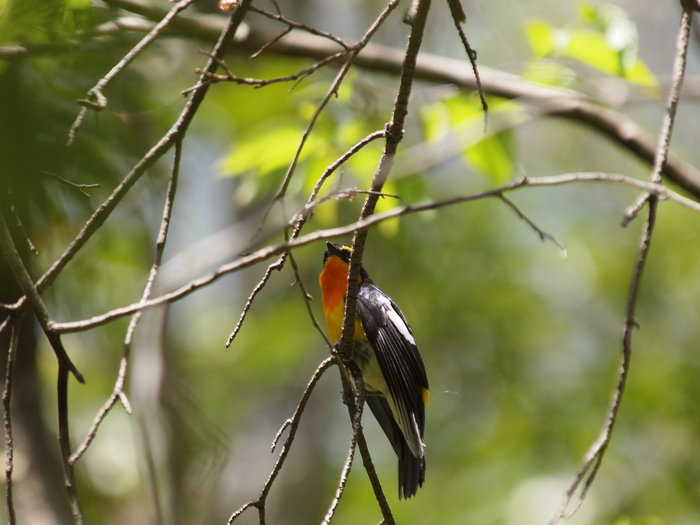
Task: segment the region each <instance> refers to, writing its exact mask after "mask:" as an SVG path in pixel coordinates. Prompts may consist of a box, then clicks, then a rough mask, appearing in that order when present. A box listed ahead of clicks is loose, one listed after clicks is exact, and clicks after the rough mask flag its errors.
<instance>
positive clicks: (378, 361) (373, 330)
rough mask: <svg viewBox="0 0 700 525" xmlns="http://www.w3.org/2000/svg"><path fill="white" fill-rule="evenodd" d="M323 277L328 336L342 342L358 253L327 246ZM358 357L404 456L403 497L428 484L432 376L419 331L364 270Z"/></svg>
mask: <svg viewBox="0 0 700 525" xmlns="http://www.w3.org/2000/svg"><path fill="white" fill-rule="evenodd" d="M326 246H327V250H326V253H325V255H324V257H323V271H322V272H321V276H320V278H319V281H320V284H321V292H322V294H323V300H322V302H323V314H324V316H325V318H326V326H327V328H328V335H329V337H330V339H331V341H333V342H337V341H339V340H340V334H341V330H342V324H343V317H344V314H345V296H346V294H347V283H348V267H349V263H350V255H351V254H352V249H351V248H350V247H349V246H342V245H340V244H333V243H331V242H328V243H326ZM356 311H357V319H356V321H355V332H354V335H353V354H352V359H353V360H354V361H355V363H357V366H358V367H359V369H360V371H361V372H362V380H363V381H364V386H365V392H366V394H367V397H366V400H367V404H368V405H369V408H370V410H371V411H372V413H373V414H374V417H375V418H377V421H378V422H379V424H380V426H381V427H382V429H383V430H384V433H385V434H386V435H387V437H388V438H389V441H390V442H391V445H392V446H393V447H394V451H395V452H396V455H397V456H398V457H399V498H410V497H411V496H413V495H415V493H416V492H417V491H418V487H421V486H423V481H424V480H425V457H424V455H423V449H424V445H423V431H424V429H425V407H426V405H427V404H428V399H429V397H430V394H429V391H428V378H427V376H426V373H425V366H424V365H423V360H422V359H421V356H420V354H419V353H418V347H417V346H416V342H415V341H414V339H413V330H411V327H410V326H409V324H408V321H406V318H405V317H404V315H403V313H402V312H401V310H400V309H399V307H398V306H397V305H396V303H395V302H394V301H392V299H391V297H389V296H388V295H387V294H386V293H384V292H383V291H382V290H380V289H379V287H377V285H375V284H374V282H373V281H372V279H370V278H369V275H368V274H367V271H366V270H365V269H364V268H361V269H360V277H359V289H358V292H357V306H356Z"/></svg>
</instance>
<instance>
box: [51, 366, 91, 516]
mask: <svg viewBox="0 0 700 525" xmlns="http://www.w3.org/2000/svg"><path fill="white" fill-rule="evenodd" d="M56 392H57V398H56V402H57V405H58V443H59V445H60V449H61V460H62V462H63V480H64V483H65V486H66V491H67V492H68V501H69V502H70V509H71V514H72V515H73V523H74V524H75V525H83V524H84V523H85V520H84V518H83V511H82V508H81V505H80V498H79V497H78V487H77V486H76V484H75V470H74V469H73V465H72V464H71V462H70V451H71V446H70V428H69V425H68V368H67V367H66V366H65V364H64V363H63V362H62V361H59V363H58V378H57V381H56Z"/></svg>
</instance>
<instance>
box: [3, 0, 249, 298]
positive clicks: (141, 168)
mask: <svg viewBox="0 0 700 525" xmlns="http://www.w3.org/2000/svg"><path fill="white" fill-rule="evenodd" d="M251 1H252V0H241V2H240V3H239V4H238V7H237V8H236V10H235V11H234V12H233V13H232V15H231V18H230V19H229V22H228V24H227V25H226V27H225V29H224V30H223V31H222V33H221V34H220V35H219V39H218V40H217V43H216V45H215V46H214V51H213V53H212V55H213V56H214V57H216V59H218V60H220V59H221V57H222V56H223V55H224V54H225V52H226V49H227V48H228V45H229V43H230V42H231V41H232V39H233V36H234V35H235V33H236V31H237V30H238V28H239V27H240V25H241V23H242V22H243V18H244V16H245V13H246V11H247V9H248V7H249V6H250V3H251ZM119 3H120V4H122V3H123V2H122V1H120V2H119ZM217 66H218V62H217V60H214V59H210V60H209V62H208V65H207V67H206V71H209V72H214V71H215V70H216V68H217ZM207 91H208V86H207V85H202V86H200V87H199V88H198V89H197V90H196V91H195V92H194V93H193V94H192V96H191V97H190V99H189V101H188V102H187V104H186V105H185V108H184V109H183V110H182V112H181V113H180V116H179V117H178V119H177V120H176V122H175V123H174V124H173V125H172V126H171V127H170V129H169V130H168V132H167V133H166V134H165V135H164V136H163V138H161V140H160V141H158V143H157V144H156V145H155V146H153V147H152V148H151V149H150V150H149V151H148V153H146V155H145V156H144V157H143V158H142V159H141V160H140V161H139V162H138V163H137V164H136V166H134V168H133V169H132V170H131V172H130V173H129V174H128V175H127V176H126V177H125V178H124V180H122V182H121V183H120V184H119V185H118V186H117V187H116V188H115V189H114V191H113V192H112V194H111V195H110V196H109V197H108V198H107V199H106V200H105V201H104V202H103V203H102V204H101V205H100V206H99V207H98V208H97V209H96V210H95V212H94V213H93V214H92V216H91V217H90V218H89V219H88V220H87V221H86V222H85V224H84V225H83V227H82V229H81V230H80V232H79V233H78V235H77V236H76V237H75V238H74V239H73V241H72V242H71V243H70V245H69V246H68V247H67V248H66V249H65V251H64V252H63V254H61V256H60V257H59V258H58V259H56V260H55V261H54V263H53V264H52V265H51V267H50V268H49V269H48V270H47V271H46V273H44V275H42V276H41V278H40V279H39V280H38V281H37V282H36V289H37V291H38V292H39V293H41V292H42V291H44V290H45V289H46V288H48V287H49V286H51V284H53V281H54V280H55V279H56V277H57V276H58V274H59V273H60V272H61V271H62V270H63V268H64V267H65V266H66V265H67V264H68V263H69V262H70V261H71V259H72V258H73V257H74V256H75V255H76V254H77V253H78V251H80V249H81V248H82V247H83V246H84V245H85V243H86V242H87V241H88V240H89V239H90V238H91V237H92V235H94V234H95V232H97V231H99V229H100V228H101V227H102V225H103V224H104V222H105V221H106V220H107V218H108V217H109V215H110V214H111V213H112V211H114V209H115V208H116V207H117V205H118V204H119V202H120V201H121V199H122V198H123V197H124V195H126V194H127V192H128V191H129V190H130V189H131V187H132V186H133V185H134V184H135V183H136V182H137V181H138V180H139V179H140V178H141V176H142V175H143V174H144V173H146V171H147V170H148V169H149V168H150V167H151V166H152V165H153V164H155V163H156V162H157V161H158V159H160V158H161V157H162V156H163V155H164V154H165V153H166V152H167V151H168V150H169V149H170V148H171V147H172V146H173V145H174V144H175V143H176V142H177V141H178V140H182V138H183V137H184V136H185V134H186V133H187V129H188V127H189V124H190V123H191V121H192V119H193V118H194V115H195V113H196V112H197V110H198V109H199V106H200V105H201V103H202V101H203V100H204V97H205V96H206V93H207ZM26 301H27V296H26V295H25V296H23V297H22V298H20V299H19V300H18V301H17V302H16V303H15V305H13V306H14V307H16V308H17V309H19V308H22V307H23V306H24V304H25V303H26Z"/></svg>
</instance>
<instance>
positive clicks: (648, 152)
mask: <svg viewBox="0 0 700 525" xmlns="http://www.w3.org/2000/svg"><path fill="white" fill-rule="evenodd" d="M109 2H110V3H111V4H116V5H119V7H121V8H123V9H126V10H128V11H131V12H134V13H138V14H141V15H142V16H145V17H146V18H149V19H152V20H160V19H161V18H162V16H163V13H164V10H163V9H162V8H158V7H155V6H146V5H144V4H141V3H140V2H138V1H136V0H109ZM177 22H178V24H177V25H172V26H171V29H172V30H174V31H176V32H177V33H178V34H180V35H182V36H185V37H190V38H205V39H208V40H214V39H216V37H217V36H218V35H219V33H220V31H221V26H222V23H220V22H217V21H213V20H211V19H210V18H207V17H204V16H201V15H200V16H192V17H184V16H181V17H178V19H177ZM269 40H270V37H269V36H268V35H265V34H262V33H259V32H255V31H251V32H249V33H248V34H247V35H246V37H245V38H244V39H243V40H242V41H241V42H240V46H241V47H243V48H246V49H249V50H255V49H258V48H260V46H262V45H265V44H266V43H267V42H269ZM339 49H342V48H341V47H340V46H339V45H337V44H335V43H334V42H331V41H329V40H327V39H324V38H319V37H315V36H313V35H309V34H306V33H303V32H299V31H292V32H291V33H290V34H289V35H287V36H286V37H284V38H283V39H281V40H279V41H278V42H276V43H275V44H273V45H272V46H270V47H269V51H270V52H274V53H278V54H281V55H288V56H305V57H311V58H325V57H327V56H329V55H332V54H334V53H336V52H338V50H339ZM403 55H404V52H403V51H402V50H400V49H396V48H392V47H387V46H381V45H378V44H369V45H367V46H366V47H365V48H364V49H363V50H362V52H361V53H360V54H359V55H358V56H357V58H356V59H355V65H357V66H360V67H362V68H365V69H370V70H374V71H382V72H385V73H392V74H399V73H400V72H401V64H402V61H403ZM479 72H480V75H479V76H480V80H481V85H482V87H483V91H484V93H486V94H488V95H495V96H499V97H503V98H507V99H512V100H517V101H518V102H521V103H523V104H525V105H529V106H534V107H536V108H539V109H540V110H542V111H544V112H545V114H547V115H549V116H552V117H560V118H564V119H566V120H570V121H572V122H575V123H578V124H583V125H586V126H588V127H590V128H591V129H593V130H595V131H597V132H598V133H600V134H602V135H604V136H606V137H608V138H609V139H611V140H612V141H613V142H615V143H617V144H618V145H620V146H621V147H622V148H624V149H625V150H627V151H629V152H630V153H632V154H634V155H635V156H637V157H639V158H640V159H642V160H643V161H644V162H646V163H648V164H650V165H651V164H652V163H653V162H654V158H655V152H656V143H655V142H656V141H655V140H654V138H653V137H652V136H651V135H650V134H649V133H647V132H646V131H644V130H643V129H642V128H641V127H640V126H639V125H638V124H637V123H636V122H634V121H633V120H632V119H630V118H628V117H627V116H625V115H623V114H621V113H619V112H616V111H614V110H612V109H608V108H605V107H602V106H600V105H598V104H597V103H596V101H595V100H591V99H589V98H588V97H586V96H585V95H583V94H581V93H577V92H575V91H571V90H567V89H561V88H555V87H552V86H546V85H544V84H538V83H536V82H533V81H530V80H527V79H524V78H523V77H520V76H518V75H513V74H510V73H506V72H504V71H499V70H496V69H492V68H488V67H485V66H479ZM415 78H416V79H420V80H425V81H430V82H435V83H440V84H445V83H447V84H454V85H456V86H459V87H461V88H464V89H469V90H478V86H477V81H476V78H475V77H474V75H473V72H472V71H470V70H468V69H466V68H465V67H464V61H462V60H457V59H452V58H447V57H443V56H438V55H433V54H429V53H421V54H420V55H419V56H418V60H417V62H416V69H415ZM664 175H666V177H667V178H668V179H669V180H671V181H672V182H674V183H675V184H677V185H678V186H680V187H681V188H683V189H684V190H685V191H687V192H688V193H690V194H691V195H693V196H694V197H695V198H696V199H698V200H700V172H699V171H698V170H697V169H695V168H694V167H693V166H691V165H690V164H688V163H686V162H684V161H683V160H681V159H680V158H679V157H678V156H676V155H674V154H673V153H669V155H668V160H667V162H666V165H665V166H664Z"/></svg>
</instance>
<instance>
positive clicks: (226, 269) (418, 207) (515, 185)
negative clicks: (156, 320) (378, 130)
mask: <svg viewBox="0 0 700 525" xmlns="http://www.w3.org/2000/svg"><path fill="white" fill-rule="evenodd" d="M593 181H597V182H607V183H616V184H623V185H627V186H631V187H633V188H638V189H643V190H646V191H649V192H652V193H655V194H658V195H659V196H661V197H662V198H667V199H669V200H673V201H675V202H677V203H679V204H682V205H683V206H685V207H687V208H689V209H691V210H693V211H695V212H698V213H700V204H699V203H697V202H695V201H692V200H690V199H688V198H686V197H683V196H682V195H679V194H677V193H675V192H673V191H671V190H669V189H668V188H665V187H664V186H658V185H655V184H651V183H648V182H643V181H640V180H638V179H633V178H631V177H626V176H624V175H619V174H611V173H569V174H565V175H560V176H554V177H541V178H523V179H519V180H517V181H514V182H512V183H510V184H506V185H504V186H500V187H498V188H495V189H492V190H487V191H483V192H479V193H473V194H469V195H460V196H457V197H451V198H448V199H443V200H438V201H430V202H426V203H423V204H408V205H404V206H399V207H397V208H394V209H392V210H389V211H386V212H383V213H378V214H373V215H371V216H369V217H367V218H366V219H361V220H359V221H357V222H354V223H351V224H347V225H345V226H338V227H336V228H330V229H327V230H317V231H315V232H313V233H309V234H307V235H304V236H301V237H298V238H290V240H289V241H286V242H283V243H279V244H275V245H270V246H266V247H264V248H261V249H259V250H257V251H255V252H252V253H250V254H248V255H245V256H243V257H241V258H240V259H237V260H236V261H233V262H231V263H228V264H224V265H222V266H220V267H219V268H218V269H217V270H215V271H214V272H212V273H211V274H209V275H206V276H204V277H201V278H199V279H194V280H192V281H190V282H189V283H187V284H185V285H183V286H182V287H180V288H178V289H177V290H174V291H172V292H169V293H166V294H163V295H161V296H159V297H156V298H154V299H150V300H148V301H146V302H143V303H134V304H131V305H128V306H124V307H122V308H116V309H114V310H111V311H109V312H107V313H105V314H102V315H96V316H94V317H91V318H89V319H84V320H81V321H73V322H66V323H53V325H52V326H53V329H54V330H55V331H56V332H58V333H74V332H82V331H85V330H89V329H91V328H95V327H97V326H101V325H104V324H107V323H109V322H111V321H113V320H115V319H118V318H120V317H124V316H126V315H130V314H132V313H134V312H136V311H139V310H142V309H144V308H152V307H154V306H159V305H161V304H165V303H169V302H174V301H177V300H179V299H182V298H183V297H186V296H187V295H189V294H191V293H193V292H195V291H196V290H198V289H199V288H202V287H204V286H208V285H209V284H211V283H213V282H214V281H216V280H218V279H219V278H221V277H223V276H224V275H227V274H229V273H232V272H236V271H238V270H240V269H242V268H246V267H248V266H251V265H253V264H256V263H258V262H261V261H264V260H266V259H269V258H270V257H272V256H273V255H277V254H280V253H282V252H284V251H287V250H290V249H292V248H297V247H299V246H304V245H306V244H311V243H313V242H317V241H320V240H322V239H332V238H335V237H340V236H343V235H348V234H350V233H354V232H356V231H358V230H362V229H367V228H369V227H370V226H373V225H375V224H379V223H381V222H384V221H387V220H390V219H394V218H396V217H401V216H403V215H408V214H411V213H419V212H422V211H426V210H436V209H439V208H442V207H444V206H452V205H455V204H461V203H465V202H471V201H476V200H481V199H485V198H492V197H499V195H500V194H503V193H507V192H510V191H515V190H518V189H521V188H526V187H537V186H558V185H562V184H571V183H580V182H593ZM499 198H500V197H499ZM13 306H14V305H13Z"/></svg>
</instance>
